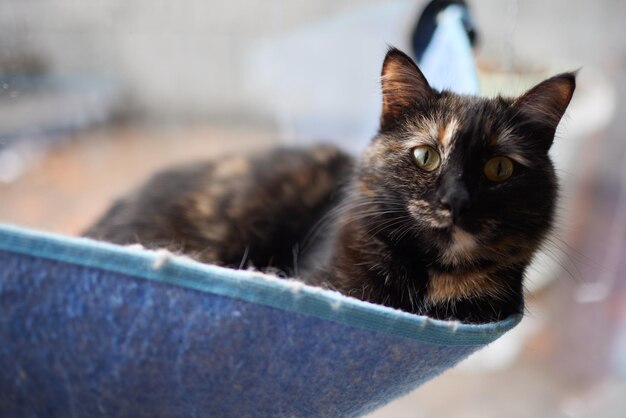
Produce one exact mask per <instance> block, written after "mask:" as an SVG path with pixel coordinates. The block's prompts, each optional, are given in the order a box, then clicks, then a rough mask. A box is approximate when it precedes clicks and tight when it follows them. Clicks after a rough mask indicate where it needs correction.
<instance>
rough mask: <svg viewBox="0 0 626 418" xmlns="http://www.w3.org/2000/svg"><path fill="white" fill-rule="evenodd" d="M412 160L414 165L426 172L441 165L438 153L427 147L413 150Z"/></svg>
mask: <svg viewBox="0 0 626 418" xmlns="http://www.w3.org/2000/svg"><path fill="white" fill-rule="evenodd" d="M413 158H414V159H415V164H417V166H418V167H419V168H421V169H422V170H426V171H433V170H436V169H437V168H438V167H439V165H440V164H441V157H439V153H438V152H437V151H436V150H435V149H434V148H433V147H430V146H428V145H421V146H419V147H415V148H413Z"/></svg>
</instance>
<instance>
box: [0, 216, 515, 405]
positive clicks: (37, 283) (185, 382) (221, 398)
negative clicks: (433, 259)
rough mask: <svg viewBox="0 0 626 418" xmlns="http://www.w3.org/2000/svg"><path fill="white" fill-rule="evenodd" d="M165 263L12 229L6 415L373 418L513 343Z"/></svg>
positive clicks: (6, 258) (3, 305)
mask: <svg viewBox="0 0 626 418" xmlns="http://www.w3.org/2000/svg"><path fill="white" fill-rule="evenodd" d="M519 320H520V317H511V318H508V319H506V320H505V321H502V322H499V323H494V324H486V325H465V324H460V323H455V322H443V321H436V320H431V319H428V318H426V317H421V316H416V315H410V314H407V313H404V312H400V311H397V310H393V309H390V308H386V307H382V306H377V305H372V304H369V303H365V302H361V301H358V300H355V299H352V298H348V297H345V296H342V295H340V294H338V293H336V292H331V291H326V290H321V289H317V288H313V287H308V286H304V285H302V284H300V283H297V282H294V281H289V280H281V279H277V278H273V277H270V276H267V275H263V274H260V273H255V272H248V271H236V270H229V269H224V268H220V267H216V266H210V265H203V264H200V263H197V262H194V261H191V260H188V259H185V258H182V257H176V256H172V255H170V254H168V253H164V252H158V251H157V252H153V251H146V250H141V249H135V248H131V247H121V246H115V245H110V244H106V243H101V242H95V241H92V240H88V239H83V238H70V237H64V236H59V235H53V234H49V233H43V232H37V231H32V230H26V229H22V228H17V227H12V226H0V416H2V417H253V416H258V417H270V416H272V417H307V416H311V417H339V416H359V415H362V414H364V413H367V412H369V411H372V410H373V409H375V408H377V407H379V406H381V405H383V404H385V403H387V402H389V401H390V400H392V399H394V398H396V397H398V396H401V395H403V394H406V393H407V392H409V391H411V390H412V389H414V388H416V387H417V386H419V385H420V384H422V383H424V382H426V381H427V380H429V379H431V378H433V377H434V376H436V375H438V374H440V373H441V372H443V371H444V370H446V369H448V368H450V367H452V366H454V365H455V364H456V363H458V362H459V361H460V360H462V359H463V358H465V357H467V356H468V355H469V354H470V353H472V352H474V351H476V350H478V349H480V348H481V347H483V346H485V345H486V344H488V343H490V342H491V341H493V340H495V339H497V338H498V337H500V336H501V335H502V334H503V333H505V332H506V331H507V330H509V329H511V328H512V327H513V326H515V325H516V324H517V323H518V322H519Z"/></svg>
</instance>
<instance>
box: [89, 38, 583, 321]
mask: <svg viewBox="0 0 626 418" xmlns="http://www.w3.org/2000/svg"><path fill="white" fill-rule="evenodd" d="M573 90H574V76H573V75H572V74H563V75H561V76H557V77H553V78H552V79H549V80H547V81H545V82H543V83H541V84H539V85H538V86H536V87H535V88H533V89H532V90H530V91H529V92H528V93H526V94H525V95H523V96H521V97H520V98H517V99H504V98H495V99H484V98H476V97H467V96H459V95H455V94H452V93H449V92H443V93H439V92H436V91H434V90H432V89H431V88H430V87H429V86H428V83H427V82H426V80H425V79H424V77H423V75H422V74H421V72H420V71H419V69H418V68H417V67H416V66H415V64H414V63H413V62H412V61H411V60H410V58H408V57H407V56H406V55H404V54H403V53H401V52H399V51H397V50H390V52H389V53H388V55H387V57H386V59H385V64H384V65H383V112H382V116H381V129H380V131H379V134H378V135H377V136H376V137H375V138H374V139H373V141H372V143H371V144H370V146H369V147H368V148H367V149H366V151H365V152H364V154H363V156H362V157H361V158H359V159H357V160H353V159H351V158H350V157H348V156H346V155H345V154H343V153H342V152H341V151H339V150H337V149H335V148H333V147H327V146H326V147H324V146H320V147H317V148H314V149H311V150H285V149H283V150H277V151H274V152H269V153H267V154H264V155H260V156H255V157H253V158H248V159H245V158H242V157H235V158H230V159H226V160H224V161H220V162H214V163H208V164H204V165H197V166H192V167H186V168H181V169H178V170H173V171H169V172H164V173H161V174H159V175H157V176H155V177H154V178H153V179H152V180H151V181H150V182H149V183H148V184H146V185H145V186H143V187H142V188H141V189H140V190H139V191H138V192H136V193H135V194H133V195H131V196H129V197H127V198H125V199H122V200H120V201H118V202H117V203H116V204H115V205H114V206H113V207H112V208H111V209H110V210H109V212H108V213H107V214H106V215H105V217H104V218H103V219H101V220H100V221H99V222H98V223H97V224H96V225H94V226H93V227H92V228H91V229H90V230H89V231H88V232H87V235H89V236H92V237H95V238H99V239H104V240H108V241H112V242H116V243H120V244H129V243H135V242H138V243H141V244H143V245H144V246H147V247H152V248H155V247H166V248H169V249H172V250H175V251H180V252H183V253H185V254H188V255H191V256H192V257H195V258H197V259H199V260H201V261H205V262H210V263H216V264H221V265H226V266H230V267H242V266H248V265H252V266H254V267H255V268H258V269H261V270H265V269H267V268H271V269H278V270H281V271H284V272H285V273H286V274H288V275H293V274H296V275H299V276H300V277H302V278H303V279H304V280H306V281H308V282H311V283H314V284H319V285H324V286H328V287H332V288H335V289H337V290H339V291H341V292H343V293H345V294H348V295H351V296H354V297H357V298H360V299H363V300H368V301H371V302H374V303H380V304H383V305H388V306H392V307H395V308H399V309H403V310H406V311H408V312H413V313H419V314H426V315H429V316H432V317H434V318H441V319H459V320H462V321H465V322H489V321H495V320H500V319H503V318H505V317H507V316H509V315H511V314H514V313H519V312H521V310H522V309H523V296H522V293H523V292H522V289H523V286H522V280H523V275H524V270H525V269H526V267H527V265H528V264H529V262H530V260H531V258H532V255H533V254H534V252H535V251H536V250H537V248H538V247H539V246H540V244H541V242H542V240H543V239H544V237H545V236H546V234H547V233H548V231H549V229H550V226H551V224H552V219H553V216H554V205H555V200H556V193H557V184H556V178H555V174H554V169H553V167H552V164H551V162H550V159H549V158H548V155H547V151H548V149H549V148H550V145H551V143H552V140H553V138H554V132H555V129H556V126H557V124H558V122H559V120H560V118H561V116H562V114H563V112H564V111H565V109H566V107H567V105H568V103H569V100H570V98H571V95H572V93H573Z"/></svg>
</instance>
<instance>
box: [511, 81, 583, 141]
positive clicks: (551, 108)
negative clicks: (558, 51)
mask: <svg viewBox="0 0 626 418" xmlns="http://www.w3.org/2000/svg"><path fill="white" fill-rule="evenodd" d="M575 88H576V73H575V72H571V73H563V74H559V75H556V76H554V77H551V78H549V79H547V80H545V81H543V82H541V83H539V84H537V85H536V86H535V87H533V88H531V89H530V90H528V91H527V92H526V93H525V94H523V95H522V96H520V97H518V98H517V99H516V100H515V101H514V102H513V107H514V108H516V109H518V110H519V111H520V112H521V113H523V114H524V115H526V116H527V117H529V118H531V119H532V120H533V122H535V123H536V124H537V125H538V126H541V127H543V129H544V130H545V132H546V134H548V136H550V139H549V143H548V144H545V145H547V148H549V147H550V145H551V144H552V140H553V139H554V138H553V137H554V133H555V132H556V127H557V125H558V124H559V122H560V121H561V118H562V117H563V114H564V113H565V110H566V109H567V106H568V105H569V102H570V100H571V99H572V95H573V94H574V89H575Z"/></svg>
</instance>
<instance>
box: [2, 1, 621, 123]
mask: <svg viewBox="0 0 626 418" xmlns="http://www.w3.org/2000/svg"><path fill="white" fill-rule="evenodd" d="M423 3H424V2H423V1H391V2H390V1H383V0H378V1H377V0H343V1H333V0H320V1H315V2H312V1H303V0H280V1H259V0H237V1H229V0H212V1H203V0H188V1H184V2H175V1H169V0H135V1H125V0H92V1H80V0H2V1H1V2H0V69H3V70H7V69H13V70H16V71H27V72H45V73H50V74H57V75H59V74H61V75H66V74H85V73H87V74H96V75H99V76H102V77H105V78H108V79H111V80H114V81H115V82H117V83H119V86H120V87H121V89H122V92H123V94H124V96H123V97H124V100H123V101H121V102H120V103H119V104H118V107H117V109H116V110H117V113H118V114H123V115H132V116H133V117H134V116H138V117H143V118H167V119H182V120H188V119H194V118H202V119H219V120H225V119H227V120H237V121H239V123H242V121H265V122H267V121H268V120H269V121H271V120H273V117H274V116H275V115H274V114H273V113H272V112H271V111H269V110H268V109H267V108H266V107H264V106H263V103H259V102H258V97H257V96H255V95H252V94H250V92H249V91H247V90H246V83H244V81H246V77H247V74H248V73H249V69H248V68H247V67H246V66H247V65H248V64H249V61H248V60H247V57H248V56H249V55H250V54H252V53H254V52H255V48H257V47H258V46H259V42H260V41H263V40H267V39H277V38H281V37H285V36H289V35H290V34H291V33H293V32H294V31H301V30H302V29H303V28H306V27H307V26H315V25H319V22H321V21H324V20H327V19H331V18H333V17H336V16H339V15H341V14H345V13H353V12H355V11H358V10H359V9H362V8H364V7H367V6H372V5H377V6H381V5H388V6H389V5H393V4H400V5H406V7H407V9H408V10H414V11H415V13H417V11H418V10H419V8H420V5H422V4H423ZM475 6H476V7H474V14H475V17H476V20H477V24H478V26H479V28H480V30H481V35H482V39H481V51H482V52H483V53H485V54H486V55H488V56H490V57H493V58H497V59H501V60H503V62H505V63H506V62H509V61H508V60H509V59H510V58H512V57H518V58H519V57H525V58H527V57H530V58H535V59H539V60H541V61H542V62H545V61H549V62H552V63H553V62H557V61H559V60H561V61H563V60H564V59H569V60H570V62H569V63H570V64H573V65H577V66H582V67H584V66H587V65H589V63H594V64H597V65H599V66H602V67H604V68H606V69H607V70H608V71H609V72H610V71H611V67H612V66H614V62H613V61H616V60H619V59H620V57H621V56H623V54H624V47H623V45H622V42H621V38H622V36H623V29H622V25H623V23H622V22H623V20H622V19H623V16H624V13H625V12H626V10H625V9H626V6H625V5H624V2H621V1H618V0H601V1H593V2H590V1H584V0H573V1H572V0H570V1H567V0H555V1H549V2H546V1H540V0H524V1H520V2H518V1H511V0H481V1H479V2H476V4H475ZM389 7H390V6H389ZM408 18H409V20H410V18H412V16H408ZM386 24H387V25H390V26H395V25H407V24H410V23H408V22H407V21H404V22H386ZM350 35H351V34H350V33H347V34H345V35H344V38H345V36H348V37H349V36H350ZM383 41H384V40H381V44H382V43H383ZM343 42H344V43H345V44H346V45H353V46H354V47H355V49H356V48H359V49H362V48H363V46H362V40H361V39H359V36H358V34H354V38H353V39H348V40H345V39H344V40H343ZM312 46H313V47H314V48H307V45H303V48H307V54H311V55H312V56H315V57H317V59H318V62H319V63H320V65H334V64H331V63H329V62H328V61H327V60H326V58H327V56H328V54H327V53H326V52H325V50H324V47H325V45H324V44H321V43H317V44H315V45H312ZM609 46H610V47H611V50H612V52H613V54H612V55H613V56H610V55H609V54H607V53H606V51H607V49H608V48H609ZM326 47H328V48H331V47H332V45H326ZM376 47H377V49H378V50H377V51H376V54H378V55H380V54H381V52H380V46H379V45H377V46H376ZM613 47H616V48H613ZM345 59H346V60H349V59H350V54H348V53H347V54H346V56H345ZM347 67H348V68H350V66H349V65H348V66H347ZM342 68H343V67H342V65H341V63H339V64H338V65H336V76H337V78H338V79H341V80H344V82H345V83H349V74H346V72H344V71H343V70H342ZM368 70H369V69H368ZM293 71H298V69H297V68H295V69H293ZM371 71H372V74H376V71H377V69H376V71H374V70H371ZM374 82H375V80H372V83H374Z"/></svg>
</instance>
